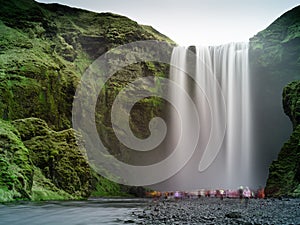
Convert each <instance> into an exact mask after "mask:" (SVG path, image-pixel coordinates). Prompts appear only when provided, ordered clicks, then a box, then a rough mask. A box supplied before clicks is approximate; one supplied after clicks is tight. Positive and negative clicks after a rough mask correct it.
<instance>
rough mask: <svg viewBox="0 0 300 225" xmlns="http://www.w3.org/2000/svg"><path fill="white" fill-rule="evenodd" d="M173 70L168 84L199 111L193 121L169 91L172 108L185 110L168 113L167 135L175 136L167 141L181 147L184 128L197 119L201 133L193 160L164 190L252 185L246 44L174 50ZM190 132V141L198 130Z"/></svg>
mask: <svg viewBox="0 0 300 225" xmlns="http://www.w3.org/2000/svg"><path fill="white" fill-rule="evenodd" d="M171 65H172V66H171V68H170V79H171V80H172V81H173V82H175V83H177V84H178V86H180V88H182V89H184V90H185V91H186V93H187V94H188V95H189V96H191V98H192V99H193V102H194V104H195V107H196V108H197V110H198V118H192V116H191V115H192V114H191V113H190V112H189V110H190V109H189V108H188V107H186V104H187V103H186V102H185V100H184V98H183V97H182V96H180V95H179V94H178V91H177V90H170V92H171V94H173V95H174V97H173V99H174V101H175V103H176V104H175V105H181V107H182V108H183V110H181V111H179V110H177V112H176V111H174V110H173V111H172V110H170V118H171V119H170V121H171V123H170V126H171V131H172V132H173V133H175V134H174V138H173V139H171V141H173V142H174V141H175V142H180V136H181V135H183V134H182V133H180V129H182V124H192V123H193V122H194V123H195V122H196V120H199V121H200V125H199V126H200V132H199V134H198V137H199V140H198V144H197V146H196V147H195V153H194V155H193V157H192V159H191V161H190V162H189V163H188V165H186V166H185V167H184V169H183V170H182V171H180V172H179V173H178V174H177V175H175V176H174V177H173V178H171V179H170V180H169V181H168V186H169V187H170V186H176V188H178V189H191V188H194V189H197V188H199V187H209V188H220V187H222V188H237V187H238V186H240V185H247V186H252V184H253V175H252V168H251V167H252V166H253V162H252V158H253V157H252V152H253V151H252V150H253V146H252V145H253V137H252V127H251V123H252V121H251V120H252V111H251V93H250V91H251V87H250V79H249V68H248V43H230V44H226V45H221V46H201V47H200V46H199V47H176V48H174V50H173V53H172V58H171ZM178 114H179V115H178ZM176 131H177V133H176ZM188 132H189V134H184V135H190V136H191V135H192V134H193V135H194V133H195V132H197V131H196V130H194V129H192V127H191V129H190V130H189V131H188ZM178 140H179V141H178ZM172 145H174V143H173V144H172ZM186 150H187V149H186V148H185V147H183V149H181V151H182V152H184V151H186ZM191 178H192V179H191Z"/></svg>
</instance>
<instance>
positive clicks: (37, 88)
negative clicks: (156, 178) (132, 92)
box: [0, 0, 174, 201]
mask: <svg viewBox="0 0 300 225" xmlns="http://www.w3.org/2000/svg"><path fill="white" fill-rule="evenodd" d="M0 31H1V32H0V124H1V125H0V134H1V138H0V142H1V144H0V149H1V151H0V173H1V176H0V201H13V200H16V199H31V200H49V199H75V198H86V197H88V196H89V195H90V194H91V193H92V194H93V195H100V196H103V195H105V196H112V195H124V193H125V194H126V193H129V189H126V188H125V187H121V186H120V185H118V184H115V183H112V182H111V181H109V180H107V179H104V178H103V177H101V176H99V175H98V174H97V173H96V172H95V171H94V170H93V169H92V168H91V166H90V165H89V164H88V161H87V157H86V150H85V148H84V144H83V142H82V143H80V141H79V142H78V140H80V138H79V134H78V133H76V132H75V131H74V130H72V129H71V127H72V122H71V116H72V115H71V112H72V103H73V98H74V94H75V90H76V87H77V85H78V83H79V82H80V78H81V76H82V74H83V73H84V71H85V70H86V69H87V67H88V66H89V65H90V64H91V63H92V62H93V61H94V60H95V59H96V58H98V57H99V56H101V55H102V54H103V53H105V52H107V51H108V50H110V49H112V48H114V47H117V46H119V45H123V44H126V43H130V42H134V41H140V40H161V41H163V40H165V41H167V42H168V43H169V45H174V42H172V41H171V40H170V39H169V38H167V37H165V36H164V35H162V34H160V33H159V32H157V31H156V30H154V29H153V28H152V27H148V26H141V25H139V24H138V23H136V22H134V21H132V20H130V19H128V18H126V17H124V16H120V15H115V14H112V13H101V14H97V13H93V12H88V11H85V10H80V9H74V8H70V7H66V6H61V5H58V4H41V3H37V2H35V1H33V0H10V1H4V2H2V5H1V8H0ZM170 49H171V48H170ZM112 63H115V62H112ZM167 72H168V67H167V66H165V65H160V64H152V63H138V64H136V65H130V66H129V67H128V68H125V69H124V70H121V71H118V74H116V75H115V76H114V77H113V78H112V79H110V80H109V81H108V82H107V84H106V87H105V88H104V92H103V93H102V94H101V95H100V96H99V100H102V99H101V98H102V97H103V96H105V99H106V104H105V105H102V104H101V105H99V106H98V108H99V110H98V111H97V114H96V117H97V118H99V120H98V121H99V126H100V127H102V129H101V131H100V132H99V134H100V136H102V138H103V137H106V139H105V140H106V143H107V147H108V148H109V149H110V151H111V152H119V149H120V147H119V146H120V144H119V143H116V144H113V145H112V144H110V143H112V142H113V141H115V140H116V137H115V136H114V134H113V132H112V128H111V123H110V117H109V112H110V106H111V104H112V102H113V100H114V97H115V96H116V95H117V94H118V92H119V91H120V90H121V89H122V88H123V87H124V86H125V85H126V84H127V83H129V82H131V81H133V80H134V79H136V78H137V77H141V76H145V75H147V76H165V75H166V74H167ZM107 96H109V97H107ZM140 105H142V107H137V108H136V109H135V111H134V115H135V117H136V118H137V120H136V121H134V122H132V127H133V129H134V130H135V131H136V133H138V134H139V135H140V136H145V135H147V132H148V129H147V128H145V127H146V126H147V124H146V123H144V122H142V123H141V121H143V120H150V119H151V118H150V117H151V116H154V115H157V114H159V113H160V112H161V110H160V109H161V100H159V99H157V98H149V99H145V100H142V101H141V102H140ZM144 112H146V113H144ZM140 124H142V125H140ZM78 138H79V139H78Z"/></svg>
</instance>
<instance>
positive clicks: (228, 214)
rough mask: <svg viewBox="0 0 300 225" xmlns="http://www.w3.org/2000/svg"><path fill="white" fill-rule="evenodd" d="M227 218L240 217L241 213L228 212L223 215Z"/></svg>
mask: <svg viewBox="0 0 300 225" xmlns="http://www.w3.org/2000/svg"><path fill="white" fill-rule="evenodd" d="M225 216H226V217H227V218H242V214H241V213H240V212H230V213H227V214H226V215H225Z"/></svg>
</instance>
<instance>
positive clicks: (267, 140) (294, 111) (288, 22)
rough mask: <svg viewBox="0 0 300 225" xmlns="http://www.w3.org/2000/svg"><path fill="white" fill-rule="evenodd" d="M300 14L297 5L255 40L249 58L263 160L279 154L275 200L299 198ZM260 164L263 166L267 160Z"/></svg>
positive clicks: (271, 187) (272, 186)
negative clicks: (276, 153)
mask: <svg viewBox="0 0 300 225" xmlns="http://www.w3.org/2000/svg"><path fill="white" fill-rule="evenodd" d="M299 15H300V6H297V7H295V8H293V9H291V10H290V11H288V12H286V13H284V14H283V15H282V16H280V17H279V18H278V19H277V20H276V21H274V22H273V23H272V24H271V25H270V26H269V27H267V28H266V29H265V30H263V31H261V32H259V33H258V34H257V35H255V36H254V37H253V38H251V39H250V55H249V58H250V66H251V72H252V76H253V77H252V80H253V83H254V84H255V86H254V87H253V90H254V92H255V94H254V101H255V103H254V107H253V111H254V113H255V120H256V122H257V123H258V124H259V127H260V129H259V130H256V131H255V135H256V138H257V140H258V143H259V145H260V146H263V147H262V148H261V149H258V151H259V153H258V154H260V156H261V158H263V155H264V154H265V155H266V154H274V153H272V152H276V151H278V153H279V154H278V156H277V155H274V158H277V159H276V160H274V161H273V162H272V164H271V166H270V168H269V174H268V180H267V184H266V189H265V190H266V194H267V196H269V197H272V196H282V195H289V196H299V184H300V182H299V166H300V162H299V158H300V157H299V146H298V144H299V141H300V135H299V126H298V125H299V121H298V119H299V118H298V117H299V115H298V114H299V104H298V103H299V82H292V81H297V80H298V81H299V80H300V16H299ZM291 82H292V83H291ZM283 89H284V91H283V95H282V96H281V93H282V90H283ZM282 98H283V100H282ZM282 105H283V106H282ZM282 108H283V109H284V112H285V114H286V115H288V117H289V118H290V120H291V121H292V125H293V127H292V128H291V127H288V126H287V125H288V121H287V120H286V116H284V114H283V112H282V111H283V110H282ZM291 132H292V134H291V136H290V138H289V140H288V141H286V140H287V139H288V135H290V133H291ZM284 137H286V138H284ZM280 145H281V146H282V145H283V147H282V149H281V150H280V149H279V148H278V146H280ZM274 149H275V150H276V151H274ZM259 160H261V161H259ZM257 161H258V162H259V164H261V162H262V161H263V159H259V158H258V159H257ZM264 163H266V164H267V165H268V164H269V163H271V162H264ZM256 172H257V173H259V170H257V171H256ZM297 188H298V191H297Z"/></svg>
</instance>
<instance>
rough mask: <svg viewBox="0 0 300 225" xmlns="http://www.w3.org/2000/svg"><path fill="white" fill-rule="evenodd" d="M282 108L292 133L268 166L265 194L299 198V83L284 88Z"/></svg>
mask: <svg viewBox="0 0 300 225" xmlns="http://www.w3.org/2000/svg"><path fill="white" fill-rule="evenodd" d="M283 106H284V112H285V113H286V115H288V116H289V118H290V120H291V122H292V123H293V133H292V135H291V137H290V139H289V140H288V141H287V142H286V143H285V144H284V145H283V147H282V149H281V151H280V153H279V155H278V158H277V160H275V161H273V162H272V164H271V166H270V170H269V177H268V181H267V185H266V189H265V192H266V195H267V196H274V197H278V196H294V197H300V81H295V82H292V83H290V84H289V85H287V86H286V87H285V88H284V90H283Z"/></svg>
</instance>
